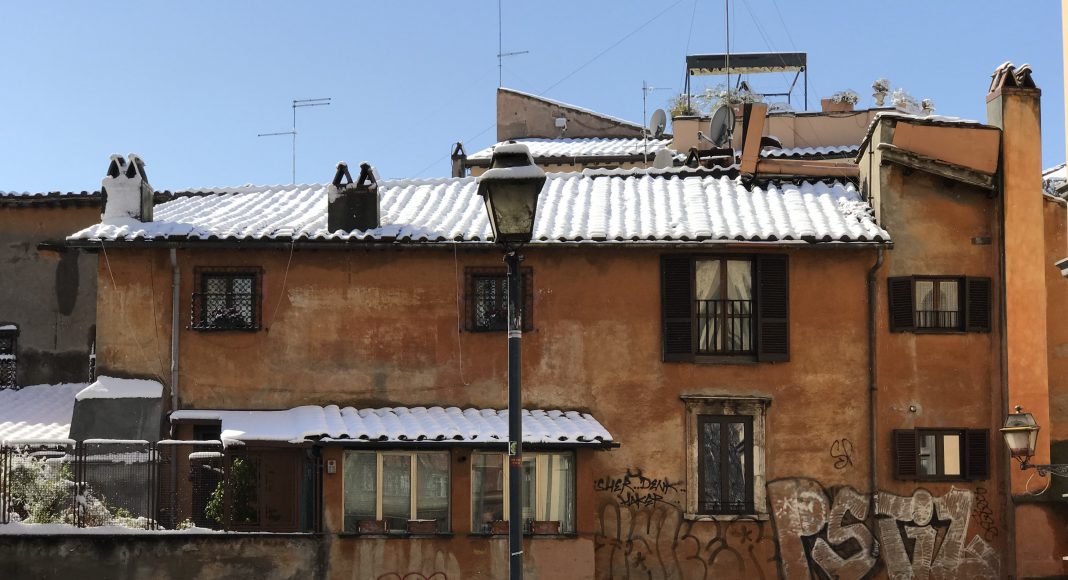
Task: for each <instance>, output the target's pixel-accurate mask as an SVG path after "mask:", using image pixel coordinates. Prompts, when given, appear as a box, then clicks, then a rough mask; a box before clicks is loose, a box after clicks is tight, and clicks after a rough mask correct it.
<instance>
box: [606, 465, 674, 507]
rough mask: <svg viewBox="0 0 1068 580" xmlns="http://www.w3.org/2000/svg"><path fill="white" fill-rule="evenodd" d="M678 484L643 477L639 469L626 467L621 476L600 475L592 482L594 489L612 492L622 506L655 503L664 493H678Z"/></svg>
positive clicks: (662, 498) (662, 497)
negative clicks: (599, 477) (632, 469)
mask: <svg viewBox="0 0 1068 580" xmlns="http://www.w3.org/2000/svg"><path fill="white" fill-rule="evenodd" d="M679 485H680V484H675V483H671V482H670V481H668V480H666V479H653V478H649V477H645V475H643V474H642V470H640V469H638V470H634V471H631V470H630V469H628V470H627V472H626V473H625V474H624V475H623V476H622V477H602V478H601V479H598V480H596V481H594V482H593V488H594V490H595V491H607V492H611V493H614V494H615V496H616V499H617V500H618V502H619V504H620V505H621V506H624V507H630V506H641V507H649V506H652V505H655V504H656V503H658V502H662V501H664V498H665V496H666V495H668V494H675V493H679V491H680V490H679V487H678V486H679Z"/></svg>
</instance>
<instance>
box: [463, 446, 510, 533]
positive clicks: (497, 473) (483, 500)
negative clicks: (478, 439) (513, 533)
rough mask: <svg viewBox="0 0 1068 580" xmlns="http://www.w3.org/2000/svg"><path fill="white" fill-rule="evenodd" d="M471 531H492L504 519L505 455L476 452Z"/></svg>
mask: <svg viewBox="0 0 1068 580" xmlns="http://www.w3.org/2000/svg"><path fill="white" fill-rule="evenodd" d="M471 496H472V497H471V531H473V532H476V533H478V532H482V533H487V534H488V533H489V532H490V523H492V522H494V521H497V520H503V519H504V455H503V454H501V453H475V454H474V455H473V456H472V459H471Z"/></svg>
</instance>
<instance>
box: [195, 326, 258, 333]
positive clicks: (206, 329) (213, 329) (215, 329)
mask: <svg viewBox="0 0 1068 580" xmlns="http://www.w3.org/2000/svg"><path fill="white" fill-rule="evenodd" d="M186 329H187V330H195V331H197V332H258V331H259V330H260V327H258V326H255V327H242V328H221V327H216V326H187V327H186Z"/></svg>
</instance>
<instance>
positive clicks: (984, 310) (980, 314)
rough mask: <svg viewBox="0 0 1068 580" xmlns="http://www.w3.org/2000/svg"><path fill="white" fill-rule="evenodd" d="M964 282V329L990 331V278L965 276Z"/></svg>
mask: <svg viewBox="0 0 1068 580" xmlns="http://www.w3.org/2000/svg"><path fill="white" fill-rule="evenodd" d="M964 284H965V289H964V293H965V299H964V312H965V314H964V317H965V323H964V330H966V331H968V332H990V327H991V324H990V318H991V315H990V310H991V309H990V298H991V297H990V295H991V283H990V278H966V279H965V282H964Z"/></svg>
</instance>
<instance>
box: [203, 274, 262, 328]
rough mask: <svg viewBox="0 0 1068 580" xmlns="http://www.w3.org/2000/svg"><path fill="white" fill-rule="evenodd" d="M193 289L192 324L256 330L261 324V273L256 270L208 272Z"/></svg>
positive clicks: (204, 326) (205, 326)
mask: <svg viewBox="0 0 1068 580" xmlns="http://www.w3.org/2000/svg"><path fill="white" fill-rule="evenodd" d="M199 287H200V289H201V291H200V292H194V293H193V300H192V304H193V312H192V325H191V326H192V328H194V329H197V330H257V329H259V327H260V293H259V276H258V274H256V273H250V272H241V273H218V274H215V273H211V274H208V273H205V274H202V275H201V277H200V284H199Z"/></svg>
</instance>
